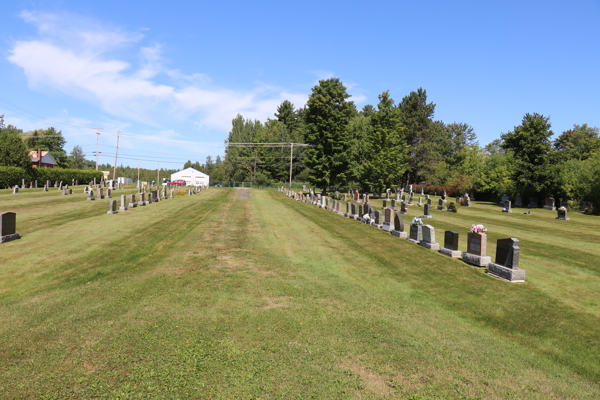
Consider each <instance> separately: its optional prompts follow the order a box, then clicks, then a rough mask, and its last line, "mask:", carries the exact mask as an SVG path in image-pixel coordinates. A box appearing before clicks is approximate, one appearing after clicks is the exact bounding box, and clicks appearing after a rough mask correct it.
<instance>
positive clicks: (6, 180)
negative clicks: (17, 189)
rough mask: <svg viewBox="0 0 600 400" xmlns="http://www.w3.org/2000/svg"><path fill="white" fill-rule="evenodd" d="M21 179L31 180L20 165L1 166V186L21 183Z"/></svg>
mask: <svg viewBox="0 0 600 400" xmlns="http://www.w3.org/2000/svg"><path fill="white" fill-rule="evenodd" d="M21 179H25V180H29V175H28V174H27V172H25V169H23V168H19V167H0V188H2V189H6V188H8V187H10V186H15V185H20V184H21Z"/></svg>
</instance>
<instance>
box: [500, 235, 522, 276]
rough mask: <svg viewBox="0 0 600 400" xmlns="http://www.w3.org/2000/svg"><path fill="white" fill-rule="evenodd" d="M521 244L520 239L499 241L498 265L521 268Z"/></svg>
mask: <svg viewBox="0 0 600 400" xmlns="http://www.w3.org/2000/svg"><path fill="white" fill-rule="evenodd" d="M520 244H521V242H520V241H519V239H515V238H507V239H498V241H497V242H496V264H500V265H502V266H504V267H506V268H511V269H516V268H519V264H520V255H521V247H520Z"/></svg>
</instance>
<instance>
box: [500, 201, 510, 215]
mask: <svg viewBox="0 0 600 400" xmlns="http://www.w3.org/2000/svg"><path fill="white" fill-rule="evenodd" d="M502 212H505V213H512V207H511V202H510V200H504V208H503V209H502Z"/></svg>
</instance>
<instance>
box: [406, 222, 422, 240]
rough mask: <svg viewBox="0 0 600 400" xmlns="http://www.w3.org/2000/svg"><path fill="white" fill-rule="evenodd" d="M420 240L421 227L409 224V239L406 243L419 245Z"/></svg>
mask: <svg viewBox="0 0 600 400" xmlns="http://www.w3.org/2000/svg"><path fill="white" fill-rule="evenodd" d="M421 240H423V225H416V224H410V238H409V239H408V241H409V242H413V243H416V244H419V243H421Z"/></svg>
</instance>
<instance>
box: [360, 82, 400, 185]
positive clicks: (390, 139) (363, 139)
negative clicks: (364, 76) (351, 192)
mask: <svg viewBox="0 0 600 400" xmlns="http://www.w3.org/2000/svg"><path fill="white" fill-rule="evenodd" d="M355 121H356V122H355ZM364 123H370V126H369V127H368V128H367V127H364ZM358 127H361V128H362V129H357V128H358ZM349 128H350V129H349V131H350V133H352V134H354V135H356V136H354V139H353V146H352V147H351V149H352V151H351V153H352V156H351V159H352V162H351V169H352V171H353V175H354V177H355V178H356V179H358V181H359V182H362V183H363V184H364V185H366V186H367V187H371V188H373V189H376V190H377V192H378V193H381V192H382V191H384V190H385V189H387V188H390V187H391V186H392V185H398V184H401V180H402V176H403V174H404V169H405V158H406V154H407V151H408V146H407V145H406V143H405V140H404V139H405V134H404V127H403V126H402V122H401V115H400V109H399V108H397V107H394V100H393V99H392V98H391V97H390V95H389V93H388V92H383V93H382V94H380V95H379V104H378V105H377V111H375V112H371V113H370V116H369V117H367V116H365V115H364V113H363V114H362V115H359V116H357V117H355V118H354V119H353V120H352V121H351V126H350V127H349Z"/></svg>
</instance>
